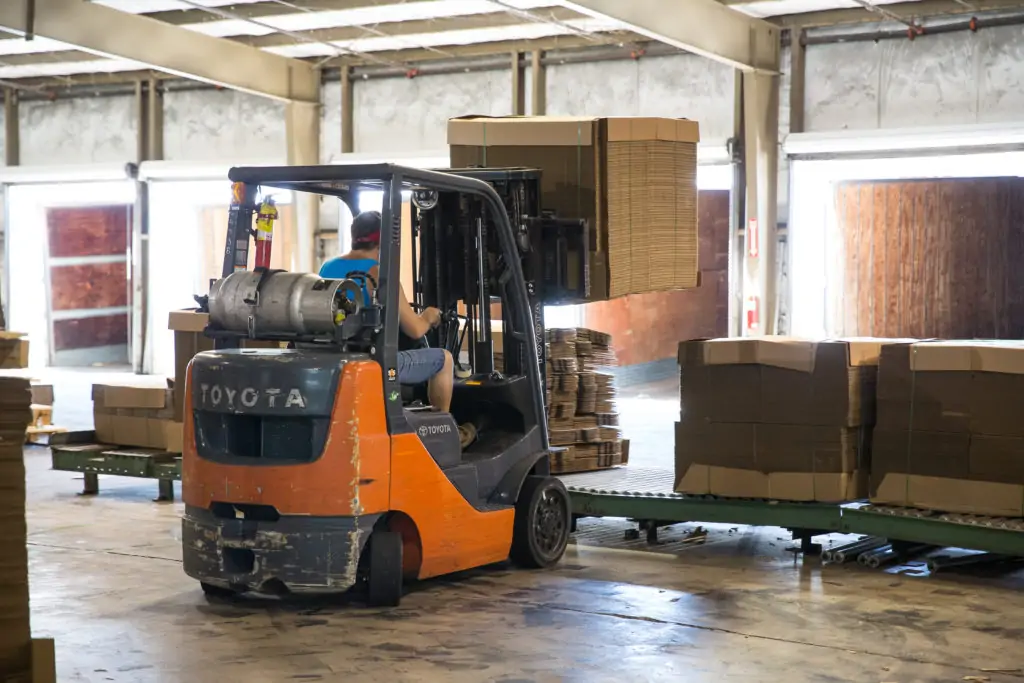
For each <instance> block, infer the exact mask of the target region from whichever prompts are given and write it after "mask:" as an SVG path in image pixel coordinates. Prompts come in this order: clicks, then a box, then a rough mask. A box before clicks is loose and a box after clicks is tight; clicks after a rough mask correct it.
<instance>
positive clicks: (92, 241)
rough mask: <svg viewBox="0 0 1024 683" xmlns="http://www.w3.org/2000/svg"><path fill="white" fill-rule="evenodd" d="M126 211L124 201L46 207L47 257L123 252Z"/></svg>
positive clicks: (126, 245)
mask: <svg viewBox="0 0 1024 683" xmlns="http://www.w3.org/2000/svg"><path fill="white" fill-rule="evenodd" d="M129 211H130V209H129V207H127V206H124V205H120V206H88V207H71V208H59V209H47V211H46V228H47V233H48V237H49V242H50V258H60V257H74V256H107V255H113V254H117V255H120V254H124V253H125V252H127V251H128V235H129V230H128V221H129Z"/></svg>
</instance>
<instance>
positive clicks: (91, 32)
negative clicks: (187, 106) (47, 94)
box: [0, 0, 320, 102]
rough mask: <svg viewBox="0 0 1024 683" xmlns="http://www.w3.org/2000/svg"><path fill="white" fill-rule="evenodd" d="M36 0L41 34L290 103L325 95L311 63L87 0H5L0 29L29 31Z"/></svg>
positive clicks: (19, 32) (96, 52) (0, 8)
mask: <svg viewBox="0 0 1024 683" xmlns="http://www.w3.org/2000/svg"><path fill="white" fill-rule="evenodd" d="M30 1H34V3H35V22H34V24H33V26H32V30H33V32H34V33H35V35H37V36H43V37H46V38H50V39H51V40H58V41H61V42H63V43H68V44H69V45H74V46H76V47H77V48H79V49H80V50H82V51H84V52H89V53H91V54H94V55H99V56H101V57H109V58H113V59H126V60H130V61H134V62H138V63H139V64H140V67H141V66H148V67H151V68H153V69H158V70H160V71H166V72H168V73H171V74H175V75H178V76H183V77H185V78H191V79H195V80H198V81H204V82H206V83H212V84H214V85H219V86H222V87H225V88H232V89H235V90H242V91H245V92H249V93H253V94H256V95H262V96H265V97H272V98H274V99H278V100H285V101H298V102H317V101H319V94H318V93H319V84H320V78H319V72H318V71H317V70H316V68H314V67H313V65H311V64H308V63H306V62H302V61H300V60H297V59H289V58H286V57H281V56H278V55H274V54H270V53H268V52H264V51H262V50H258V49H255V48H252V47H249V46H247V45H242V44H240V43H237V42H235V41H231V40H225V39H223V38H211V37H209V36H204V35H202V34H200V33H196V32H195V31H189V30H188V29H184V28H180V27H177V26H171V25H169V24H166V23H163V22H160V21H157V20H155V19H151V18H149V17H143V16H137V15H134V14H128V13H126V12H119V11H117V10H114V9H110V8H109V7H105V6H103V5H98V4H95V3H90V2H83V0H5V1H4V2H0V30H2V31H7V32H9V33H13V34H15V35H25V33H26V31H27V30H28V28H29V27H27V26H26V14H27V13H26V11H25V10H26V6H27V5H26V3H27V2H30Z"/></svg>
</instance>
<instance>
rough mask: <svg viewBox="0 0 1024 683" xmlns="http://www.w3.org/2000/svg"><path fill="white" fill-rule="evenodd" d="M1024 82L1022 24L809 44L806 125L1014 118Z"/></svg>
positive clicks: (1022, 102)
mask: <svg viewBox="0 0 1024 683" xmlns="http://www.w3.org/2000/svg"><path fill="white" fill-rule="evenodd" d="M1022 86H1024V27H1022V26H1001V27H993V28H982V29H981V30H979V31H978V32H977V33H971V32H969V31H962V32H956V33H942V34H937V35H932V36H928V35H925V36H922V37H920V38H917V39H916V40H914V41H909V40H884V41H880V42H878V43H873V42H853V43H834V44H827V45H810V46H808V48H807V86H806V91H807V94H806V98H807V99H806V104H807V106H806V123H807V130H809V131H826V130H846V129H849V130H864V129H871V128H907V127H912V126H936V125H959V124H969V123H995V122H1005V121H1014V120H1018V119H1019V118H1020V111H1021V108H1022V107H1024V87H1022Z"/></svg>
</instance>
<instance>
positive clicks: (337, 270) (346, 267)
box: [320, 256, 378, 306]
mask: <svg viewBox="0 0 1024 683" xmlns="http://www.w3.org/2000/svg"><path fill="white" fill-rule="evenodd" d="M377 265H378V264H377V262H376V261H374V260H373V259H372V258H355V259H346V258H341V257H340V256H338V257H335V258H332V259H331V260H330V261H328V262H327V263H325V264H323V265H322V266H320V277H322V278H324V279H325V280H344V279H345V278H347V277H348V276H349V273H366V274H369V273H370V271H371V270H373V269H374V268H376V267H377ZM360 280H361V281H362V285H363V298H364V302H363V304H364V305H365V306H369V305H370V291H369V290H368V289H367V288H366V285H367V282H366V280H365V279H362V278H360Z"/></svg>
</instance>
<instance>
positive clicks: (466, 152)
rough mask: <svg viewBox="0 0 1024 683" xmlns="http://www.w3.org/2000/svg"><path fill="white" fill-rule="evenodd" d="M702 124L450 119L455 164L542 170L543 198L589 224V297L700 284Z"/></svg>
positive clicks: (662, 120) (549, 206)
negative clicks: (699, 149) (699, 154)
mask: <svg viewBox="0 0 1024 683" xmlns="http://www.w3.org/2000/svg"><path fill="white" fill-rule="evenodd" d="M699 137H700V135H699V129H698V125H697V123H696V122H694V121H689V120H686V119H667V118H649V117H622V118H599V117H501V118H498V117H482V116H467V117H462V118H456V119H450V120H449V122H448V144H449V145H450V148H451V164H452V166H454V167H466V166H497V167H503V166H504V167H515V166H518V167H524V166H525V167H529V168H538V169H540V170H541V171H542V173H543V175H542V180H541V193H542V203H543V207H544V209H546V210H552V211H555V212H556V213H557V214H558V215H559V216H562V217H564V218H584V219H586V220H587V221H588V224H589V226H590V234H591V237H592V240H591V245H590V252H591V253H590V261H591V263H590V290H591V291H590V300H593V301H598V300H603V299H607V298H613V297H618V296H623V295H626V294H636V293H642V292H649V291H660V290H669V289H683V288H689V287H696V286H698V284H699V283H698V271H697V265H698V264H697V184H696V182H697V181H696V179H697V142H698V141H699Z"/></svg>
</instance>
